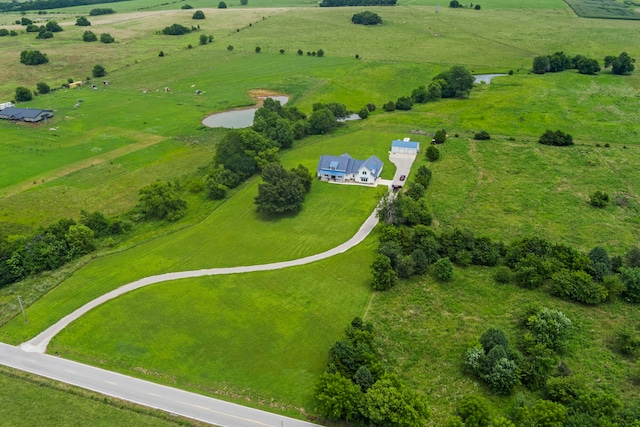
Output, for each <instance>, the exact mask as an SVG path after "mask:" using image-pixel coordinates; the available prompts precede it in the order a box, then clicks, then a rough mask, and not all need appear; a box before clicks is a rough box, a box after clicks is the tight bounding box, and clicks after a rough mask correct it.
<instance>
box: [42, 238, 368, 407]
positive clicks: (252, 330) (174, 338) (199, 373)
mask: <svg viewBox="0 0 640 427" xmlns="http://www.w3.org/2000/svg"><path fill="white" fill-rule="evenodd" d="M375 244H376V243H375V239H374V238H372V237H369V238H368V239H367V240H365V242H364V243H363V244H361V245H359V246H358V247H357V248H354V249H352V250H350V251H349V252H347V253H346V254H344V255H342V256H339V257H335V258H329V259H327V260H324V261H320V262H317V263H313V264H309V265H306V266H300V267H295V268H290V269H286V270H282V271H270V272H261V273H249V274H243V275H234V276H219V277H210V278H206V277H205V278H198V279H189V280H179V281H175V282H170V283H166V284H159V285H154V286H150V287H148V288H144V289H141V290H139V291H135V292H133V293H131V294H128V295H126V296H123V297H122V298H119V299H118V300H117V301H114V302H110V303H107V304H105V305H104V306H102V307H100V308H98V309H96V310H94V311H92V312H91V313H90V314H88V315H87V316H86V317H83V318H82V319H81V320H79V321H78V322H74V323H73V325H71V326H70V327H69V329H67V330H65V331H63V332H62V333H61V334H60V335H59V336H58V337H56V338H55V339H54V341H53V342H52V343H51V347H50V350H49V351H50V352H52V353H54V354H59V355H61V356H63V357H69V358H73V359H77V360H79V361H85V362H88V363H91V364H96V365H98V366H101V367H104V368H108V369H114V370H116V371H120V372H125V373H127V374H130V375H135V376H141V377H143V378H147V379H150V380H153V381H157V382H162V383H168V384H171V385H176V386H178V387H183V388H187V389H191V390H194V391H197V392H200V393H205V394H212V395H215V396H220V397H222V398H225V399H233V400H237V401H240V402H242V403H244V404H249V405H250V406H258V407H262V408H263V409H264V408H265V407H266V408H267V409H268V410H273V411H276V412H285V413H287V414H288V415H293V416H297V417H300V416H301V414H304V413H307V412H309V411H311V410H312V409H313V406H314V402H313V385H314V383H315V381H316V379H317V375H318V374H319V373H320V372H321V371H322V369H323V367H324V365H325V364H326V358H327V356H326V355H327V350H328V346H329V344H330V343H331V342H332V341H333V340H334V339H335V337H336V336H338V335H340V334H341V333H342V330H343V329H344V325H346V324H347V323H348V322H349V321H350V320H351V319H352V318H353V316H354V314H357V313H362V312H364V309H365V307H366V305H367V302H368V300H369V296H370V288H369V282H370V277H369V271H368V269H367V268H364V269H363V268H362V265H363V264H364V265H368V264H369V263H370V262H371V260H372V259H373V251H374V247H375ZM107 319H109V320H107ZM132 326H133V327H132Z"/></svg>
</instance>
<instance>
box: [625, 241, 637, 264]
mask: <svg viewBox="0 0 640 427" xmlns="http://www.w3.org/2000/svg"><path fill="white" fill-rule="evenodd" d="M624 260H625V262H626V263H627V266H628V267H640V248H638V247H637V246H632V247H631V249H629V252H627V253H626V254H625V255H624Z"/></svg>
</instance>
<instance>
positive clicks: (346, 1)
mask: <svg viewBox="0 0 640 427" xmlns="http://www.w3.org/2000/svg"><path fill="white" fill-rule="evenodd" d="M396 1H397V0H322V3H320V7H339V6H394V5H395V4H396Z"/></svg>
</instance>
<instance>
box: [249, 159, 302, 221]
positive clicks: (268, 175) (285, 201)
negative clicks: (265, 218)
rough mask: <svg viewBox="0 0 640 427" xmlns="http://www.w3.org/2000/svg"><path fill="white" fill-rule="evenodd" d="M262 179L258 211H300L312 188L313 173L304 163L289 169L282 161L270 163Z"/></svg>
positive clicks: (276, 212) (259, 186)
mask: <svg viewBox="0 0 640 427" xmlns="http://www.w3.org/2000/svg"><path fill="white" fill-rule="evenodd" d="M262 181H263V182H262V183H261V184H259V185H258V195H257V196H256V198H255V199H254V202H255V205H256V208H257V210H258V212H261V213H265V214H268V215H277V214H283V213H289V212H298V211H299V210H300V209H302V203H303V202H304V198H305V196H306V194H307V192H308V191H309V189H310V188H311V185H310V184H311V175H310V174H309V170H308V169H306V168H305V167H304V166H302V165H298V168H297V170H296V169H292V170H290V171H287V170H286V169H285V168H284V167H283V166H282V165H281V164H280V163H275V162H274V163H269V164H268V165H266V166H265V167H264V168H263V170H262ZM307 183H308V184H307Z"/></svg>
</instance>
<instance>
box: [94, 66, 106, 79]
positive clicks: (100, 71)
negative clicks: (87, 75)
mask: <svg viewBox="0 0 640 427" xmlns="http://www.w3.org/2000/svg"><path fill="white" fill-rule="evenodd" d="M91 75H92V76H93V77H104V76H106V75H107V70H105V69H104V67H103V66H102V65H100V64H96V65H95V66H94V67H93V70H91Z"/></svg>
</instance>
